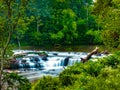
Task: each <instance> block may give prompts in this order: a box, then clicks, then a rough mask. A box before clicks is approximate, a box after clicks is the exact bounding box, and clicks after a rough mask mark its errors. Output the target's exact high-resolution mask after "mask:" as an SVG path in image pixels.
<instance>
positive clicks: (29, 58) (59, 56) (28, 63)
mask: <svg viewBox="0 0 120 90" xmlns="http://www.w3.org/2000/svg"><path fill="white" fill-rule="evenodd" d="M21 52H22V53H26V52H27V53H28V52H34V53H35V52H36V51H24V50H21V51H14V53H15V54H16V53H17V54H19V53H21ZM41 52H43V51H41ZM44 52H45V53H46V54H47V55H48V56H47V57H44V58H43V57H41V56H39V55H38V54H27V55H26V56H25V57H23V58H21V59H17V60H18V62H19V63H18V66H19V68H37V69H50V68H60V67H63V66H64V67H65V66H71V65H73V64H74V63H76V62H80V61H81V59H80V58H81V57H82V58H84V57H86V56H87V54H88V53H83V52H48V51H44ZM94 57H95V56H94Z"/></svg>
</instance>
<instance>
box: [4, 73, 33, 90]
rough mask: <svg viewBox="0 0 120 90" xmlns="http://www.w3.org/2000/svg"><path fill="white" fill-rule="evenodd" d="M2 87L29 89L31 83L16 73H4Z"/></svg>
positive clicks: (10, 89) (19, 89) (16, 89)
mask: <svg viewBox="0 0 120 90" xmlns="http://www.w3.org/2000/svg"><path fill="white" fill-rule="evenodd" d="M3 87H5V88H6V89H5V90H30V88H31V83H30V82H29V80H28V79H26V78H24V77H23V76H19V75H18V74H16V73H4V74H3Z"/></svg>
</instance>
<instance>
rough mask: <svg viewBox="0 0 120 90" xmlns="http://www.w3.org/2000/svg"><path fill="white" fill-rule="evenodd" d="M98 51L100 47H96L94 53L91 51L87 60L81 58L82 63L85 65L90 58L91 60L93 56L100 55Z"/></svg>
mask: <svg viewBox="0 0 120 90" xmlns="http://www.w3.org/2000/svg"><path fill="white" fill-rule="evenodd" d="M98 49H99V47H96V48H95V49H94V50H93V51H91V52H90V53H89V54H88V55H87V56H86V57H85V58H81V62H83V63H85V62H87V61H88V60H89V59H90V58H91V56H92V55H93V54H97V53H98Z"/></svg>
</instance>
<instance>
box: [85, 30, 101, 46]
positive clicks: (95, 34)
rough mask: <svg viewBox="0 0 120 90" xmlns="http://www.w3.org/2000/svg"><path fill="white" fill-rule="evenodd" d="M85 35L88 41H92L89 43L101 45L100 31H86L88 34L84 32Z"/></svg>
mask: <svg viewBox="0 0 120 90" xmlns="http://www.w3.org/2000/svg"><path fill="white" fill-rule="evenodd" d="M86 34H87V35H88V37H89V39H90V38H91V39H93V40H92V41H91V43H93V44H101V43H102V38H101V31H99V30H96V31H93V30H88V32H86Z"/></svg>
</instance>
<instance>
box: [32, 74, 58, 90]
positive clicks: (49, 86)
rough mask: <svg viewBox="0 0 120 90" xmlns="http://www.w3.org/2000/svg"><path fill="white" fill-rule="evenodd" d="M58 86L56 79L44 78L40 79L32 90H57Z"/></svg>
mask: <svg viewBox="0 0 120 90" xmlns="http://www.w3.org/2000/svg"><path fill="white" fill-rule="evenodd" d="M59 86H60V83H59V80H58V78H52V77H51V76H46V77H45V76H44V77H42V78H40V79H39V80H38V81H37V82H36V83H35V84H34V85H33V87H32V90H58V89H59Z"/></svg>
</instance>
